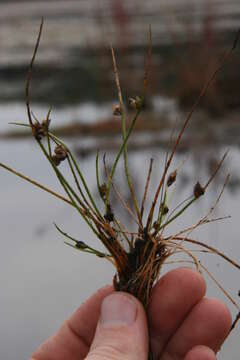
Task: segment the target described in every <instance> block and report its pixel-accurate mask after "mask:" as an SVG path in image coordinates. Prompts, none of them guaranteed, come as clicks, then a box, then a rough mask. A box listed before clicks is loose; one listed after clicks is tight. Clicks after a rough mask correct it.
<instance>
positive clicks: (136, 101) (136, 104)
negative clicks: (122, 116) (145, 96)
mask: <svg viewBox="0 0 240 360" xmlns="http://www.w3.org/2000/svg"><path fill="white" fill-rule="evenodd" d="M128 101H129V105H130V106H131V108H133V109H137V110H139V109H140V108H141V106H142V99H141V98H140V96H136V97H135V98H129V99H128Z"/></svg>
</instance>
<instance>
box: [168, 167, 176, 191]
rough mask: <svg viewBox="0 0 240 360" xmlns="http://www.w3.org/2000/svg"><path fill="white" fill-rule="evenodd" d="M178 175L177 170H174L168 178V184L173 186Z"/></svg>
mask: <svg viewBox="0 0 240 360" xmlns="http://www.w3.org/2000/svg"><path fill="white" fill-rule="evenodd" d="M176 177H177V170H175V171H172V172H171V174H169V176H168V179H167V186H168V187H169V186H171V185H172V184H173V183H174V182H175V181H176Z"/></svg>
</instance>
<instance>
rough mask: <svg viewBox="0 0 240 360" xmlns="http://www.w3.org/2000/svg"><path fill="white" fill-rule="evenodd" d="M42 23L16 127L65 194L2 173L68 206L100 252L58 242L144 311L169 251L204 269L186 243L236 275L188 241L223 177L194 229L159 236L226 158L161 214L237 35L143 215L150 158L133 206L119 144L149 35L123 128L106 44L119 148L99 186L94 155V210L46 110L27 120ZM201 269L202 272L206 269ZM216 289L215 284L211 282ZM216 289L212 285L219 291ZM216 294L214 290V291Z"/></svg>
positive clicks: (126, 132)
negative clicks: (88, 257) (93, 264)
mask: <svg viewBox="0 0 240 360" xmlns="http://www.w3.org/2000/svg"><path fill="white" fill-rule="evenodd" d="M42 27H43V21H42V22H41V26H40V30H39V34H38V38H37V42H36V45H35V48H34V53H33V57H32V59H31V63H30V67H29V71H28V75H27V81H26V107H27V114H28V123H24V124H22V123H21V124H19V123H18V124H17V125H19V126H26V127H29V128H30V130H31V131H32V135H33V138H34V139H35V141H36V142H37V143H38V145H39V147H40V149H41V151H42V152H43V154H44V156H45V158H46V159H47V161H48V162H49V164H50V166H51V167H52V170H53V171H54V173H55V175H56V177H57V178H58V180H59V182H60V184H61V186H62V188H63V190H64V192H65V196H62V195H60V194H58V193H56V192H55V191H53V190H51V189H49V188H47V187H45V186H44V185H42V184H39V183H38V182H36V181H35V180H32V179H30V178H28V177H27V176H25V175H23V174H21V173H19V172H17V171H15V170H13V169H11V168H9V167H8V166H7V165H4V164H0V166H1V167H3V168H5V169H7V170H8V171H10V172H12V173H14V174H15V175H17V176H20V177H22V178H23V179H24V180H26V181H28V182H30V183H32V184H34V185H35V186H38V187H40V188H41V189H43V190H44V191H47V192H48V193H50V194H51V195H53V196H55V197H56V198H58V199H60V200H62V201H64V202H66V203H68V204H69V205H70V206H71V207H73V208H74V209H75V210H76V211H77V212H78V213H79V215H80V216H81V217H82V218H83V219H84V221H85V222H86V223H87V224H88V226H89V228H90V229H91V231H92V232H93V233H94V234H95V236H96V237H97V238H98V239H99V241H100V242H101V243H102V244H103V245H104V247H105V249H106V250H105V251H100V250H98V249H95V248H93V247H91V246H89V245H88V244H86V243H85V242H83V241H81V240H77V239H75V238H73V237H72V236H70V235H69V234H67V233H66V232H64V231H63V230H62V229H61V228H60V227H59V226H58V225H55V226H56V229H57V230H58V231H59V232H60V233H61V235H63V236H64V237H65V239H66V241H65V242H66V244H68V245H69V246H71V247H73V248H74V249H76V250H79V251H82V252H86V253H89V254H94V255H96V256H98V257H100V258H104V259H106V260H108V261H110V262H111V263H112V264H113V265H114V266H115V268H116V275H115V276H114V279H113V284H114V288H115V290H116V291H118V290H121V291H127V292H129V293H131V294H133V295H134V296H136V297H137V298H138V299H139V300H140V301H141V302H142V304H143V306H144V307H145V309H146V308H147V306H148V303H149V300H150V296H151V291H152V288H153V286H154V284H155V282H156V281H157V279H158V278H159V275H160V272H161V269H162V266H163V264H164V262H165V261H166V260H167V259H169V258H170V257H171V256H172V255H174V254H176V253H179V252H181V253H185V254H186V255H187V256H188V257H189V258H190V261H191V262H192V263H193V264H194V265H195V267H196V268H197V269H198V270H199V271H201V270H203V271H204V270H206V268H205V267H204V266H203V265H202V263H201V262H200V261H199V259H198V258H197V256H196V255H195V253H194V251H191V250H190V249H188V247H187V245H188V244H194V245H195V246H197V247H198V248H200V249H203V251H206V252H209V253H213V254H216V255H218V256H220V257H222V258H223V259H224V260H226V261H227V262H229V263H230V264H231V265H232V266H234V267H236V268H238V269H240V265H238V264H237V263H236V262H235V261H233V260H232V259H230V258H229V257H228V256H227V255H225V254H223V253H222V252H220V251H219V250H217V249H215V248H213V247H211V246H209V245H207V244H205V243H203V242H200V241H197V240H194V239H192V238H190V234H191V232H192V231H193V230H194V229H196V228H197V227H199V226H201V225H203V224H207V223H210V222H212V221H216V220H219V219H221V218H218V219H213V218H211V215H212V212H213V209H214V208H215V206H216V205H217V203H218V202H219V200H220V197H221V195H222V192H223V190H224V188H225V186H226V183H227V181H228V178H229V176H227V178H226V181H225V183H224V185H223V189H222V190H221V192H220V194H219V196H218V198H217V200H216V203H215V204H214V206H213V207H212V208H211V209H210V211H209V212H208V213H207V214H206V215H205V216H204V217H203V218H201V219H200V220H199V221H198V222H197V223H196V224H193V225H192V226H190V227H187V228H185V229H182V230H181V231H179V232H178V233H176V234H172V235H168V236H166V235H165V230H166V229H168V227H169V225H170V224H171V223H172V222H173V221H174V220H175V219H177V218H178V217H179V216H181V215H182V214H183V213H184V212H185V211H186V210H187V209H188V208H189V207H190V206H191V205H192V204H193V203H195V202H196V201H198V200H199V198H200V197H202V196H204V194H205V193H206V191H207V189H208V187H209V185H210V184H211V182H212V180H213V179H214V177H215V175H216V174H217V172H218V171H219V169H220V167H221V165H222V163H223V161H224V159H225V157H226V154H224V155H223V157H222V159H221V161H220V162H219V163H218V164H217V166H216V168H215V170H214V172H213V174H212V175H211V177H210V179H208V180H207V181H206V183H205V184H204V185H201V184H200V182H197V183H196V184H195V185H194V186H193V187H192V190H191V194H190V196H189V197H188V198H187V199H185V200H184V201H183V202H182V203H180V204H179V205H178V206H177V207H176V208H174V209H171V208H169V204H168V195H169V189H170V187H172V186H173V185H174V183H175V182H176V181H177V177H178V169H171V166H172V160H173V158H174V155H175V153H176V150H177V147H178V144H179V143H180V141H181V138H182V135H183V133H184V131H185V129H186V127H187V125H188V123H189V122H190V119H191V117H192V114H193V113H194V110H195V109H196V107H197V106H198V104H199V102H200V100H201V98H202V97H203V96H204V94H205V93H206V91H207V89H208V87H209V86H210V85H211V83H212V82H213V81H214V79H215V77H216V75H217V73H218V72H219V71H220V70H221V68H222V67H223V65H224V64H225V62H226V60H227V59H228V58H229V57H230V56H231V54H232V52H233V50H234V49H235V47H236V45H237V40H238V37H239V34H238V36H237V38H236V40H235V42H234V45H233V47H232V49H230V51H228V52H227V53H226V54H225V56H224V57H223V59H222V61H221V62H220V64H219V66H218V67H217V69H216V70H215V71H214V73H213V74H212V76H211V77H210V78H209V79H208V81H207V83H206V84H205V85H204V87H203V89H202V91H201V93H200V95H199V97H198V98H197V100H196V102H195V103H194V105H193V107H192V109H191V111H190V113H189V115H188V116H187V117H186V119H185V121H184V122H183V125H182V127H181V129H180V131H179V133H178V135H177V137H176V140H175V141H174V142H173V146H172V149H171V150H170V151H169V153H167V154H166V158H165V165H164V167H163V169H162V176H161V177H160V180H159V184H158V186H157V189H156V191H155V194H154V196H153V200H152V202H151V206H150V208H149V209H147V206H146V200H147V198H149V197H150V195H149V183H150V179H151V174H152V167H153V159H151V160H150V163H149V168H148V171H147V176H146V182H145V188H144V191H143V197H142V200H141V202H140V203H139V201H138V200H137V197H136V194H135V190H134V186H133V183H132V180H131V174H130V169H129V165H128V154H127V143H128V140H129V138H130V136H131V134H132V132H133V129H134V126H135V124H136V121H137V119H138V117H139V114H140V112H141V109H142V106H143V103H144V99H145V95H146V89H147V84H148V75H149V69H150V61H151V44H152V40H151V29H150V30H149V34H150V41H149V49H148V52H147V55H146V61H145V70H144V79H143V89H142V92H141V94H140V95H138V96H136V97H135V98H131V99H130V100H129V102H130V105H131V106H132V107H133V108H134V109H135V114H134V116H133V119H132V121H131V122H130V124H129V126H128V127H126V122H125V117H126V114H125V106H124V101H123V98H122V92H121V87H120V80H119V74H118V69H117V64H116V59H115V53H114V50H113V47H112V46H111V54H112V59H113V69H114V76H115V82H116V87H117V92H118V99H119V104H117V105H115V106H114V108H113V114H114V116H120V117H121V124H122V143H121V146H120V148H119V151H118V153H117V155H116V157H115V159H114V162H113V165H112V166H111V167H110V170H109V167H108V166H107V164H106V158H105V156H104V157H103V165H104V170H105V174H106V179H107V180H106V181H103V180H102V179H101V178H100V175H99V154H98V153H97V155H96V183H97V188H98V192H99V196H100V198H101V201H102V205H101V206H99V205H98V204H97V203H96V201H95V199H94V196H93V195H92V193H91V191H90V189H89V187H88V184H87V180H86V179H85V177H84V175H83V173H82V171H81V169H80V167H79V165H78V163H77V161H76V159H75V157H74V155H73V153H72V151H71V150H70V149H69V148H68V146H67V145H66V144H65V143H64V142H63V141H62V140H61V139H59V138H58V137H57V136H55V135H54V134H53V133H52V132H51V131H50V113H51V111H50V110H49V112H48V114H47V116H46V119H44V120H43V121H42V122H40V121H38V120H37V119H33V115H32V112H31V108H30V95H29V89H30V80H31V76H32V68H33V64H34V61H35V57H36V54H37V50H38V47H39V43H40V38H41V33H42ZM121 157H123V161H124V171H125V176H126V183H127V186H128V188H129V191H130V194H131V202H132V205H133V206H132V207H129V205H127V203H126V201H125V200H124V199H123V197H122V196H121V194H120V193H119V192H118V190H117V188H116V185H115V184H114V175H115V172H116V168H117V166H118V163H119V160H120V158H121ZM63 161H64V162H66V163H67V165H68V171H69V172H68V176H66V175H63V172H62V171H61V166H60V165H61V163H62V162H63ZM111 191H114V192H115V193H116V195H117V196H118V198H119V203H121V204H122V205H123V206H124V208H125V209H126V211H127V212H128V214H129V216H130V217H131V218H132V219H133V221H134V222H135V224H136V231H135V232H132V231H128V230H127V229H126V227H125V226H124V224H122V223H121V222H120V220H119V219H118V216H117V214H116V212H115V209H113V207H112V205H111V201H110V192H111ZM206 271H207V270H206ZM216 284H217V285H218V283H217V282H216ZM219 286H220V285H219ZM220 288H221V289H222V287H221V286H220ZM224 293H225V294H226V296H227V297H228V298H229V299H230V300H231V301H232V302H233V304H234V305H235V306H236V308H237V311H238V315H237V317H236V319H235V321H234V322H233V326H232V328H234V327H235V325H236V323H237V321H238V320H239V317H240V315H239V310H240V309H239V307H238V305H237V304H236V302H235V301H234V300H233V299H232V297H231V296H230V295H229V294H228V293H227V292H226V291H225V290H224ZM149 359H152V354H151V350H150V351H149Z"/></svg>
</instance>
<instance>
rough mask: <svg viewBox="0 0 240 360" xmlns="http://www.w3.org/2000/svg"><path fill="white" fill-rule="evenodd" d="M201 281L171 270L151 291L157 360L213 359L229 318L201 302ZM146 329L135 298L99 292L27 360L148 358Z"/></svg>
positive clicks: (215, 304)
mask: <svg viewBox="0 0 240 360" xmlns="http://www.w3.org/2000/svg"><path fill="white" fill-rule="evenodd" d="M204 294H205V283H204V280H203V278H202V277H201V275H200V274H198V273H197V272H195V271H192V270H190V269H186V268H182V269H177V270H172V271H170V272H169V273H167V274H166V275H164V276H163V277H162V278H161V279H160V280H159V282H158V283H157V284H156V286H155V287H154V289H153V293H152V299H151V302H150V305H149V309H148V318H149V327H150V334H151V339H150V340H151V345H152V350H153V353H154V356H155V358H156V359H157V360H176V359H177V360H216V355H215V353H216V352H217V351H218V350H219V348H220V346H221V344H222V343H223V341H224V339H225V338H226V336H227V334H228V332H229V329H230V327H231V315H230V313H229V311H228V309H227V308H226V306H225V305H224V304H223V303H221V302H220V301H218V300H216V299H207V298H204ZM147 358H148V330H147V322H146V315H145V312H144V310H143V307H142V305H141V304H140V303H139V301H138V300H136V299H135V298H134V297H133V296H131V295H129V294H126V293H121V292H114V291H113V288H112V287H111V286H108V287H105V288H102V289H101V290H99V291H98V292H97V293H96V294H95V295H93V296H92V297H91V298H89V299H88V300H87V301H86V302H85V303H84V304H83V305H82V306H81V307H80V308H79V309H78V310H77V311H76V312H75V313H74V314H73V315H72V316H71V317H70V319H68V320H67V321H66V322H65V323H64V324H63V326H62V327H61V328H60V330H59V331H58V333H57V334H56V335H55V336H53V337H52V338H50V339H49V340H48V341H46V342H45V343H44V344H43V345H42V346H41V347H40V348H39V349H37V350H36V352H35V353H34V354H33V355H32V358H31V359H30V360H80V359H86V360H107V359H108V360H119V359H122V360H147Z"/></svg>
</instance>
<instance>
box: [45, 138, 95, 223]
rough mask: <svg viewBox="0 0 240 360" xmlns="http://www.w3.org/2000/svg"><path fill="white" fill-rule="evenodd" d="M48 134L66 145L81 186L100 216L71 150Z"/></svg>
mask: <svg viewBox="0 0 240 360" xmlns="http://www.w3.org/2000/svg"><path fill="white" fill-rule="evenodd" d="M49 134H50V137H51V138H53V139H55V140H56V141H57V142H59V144H61V145H63V146H65V147H66V149H67V151H68V154H69V156H70V158H71V160H72V162H73V164H74V167H75V169H76V171H77V173H78V175H79V177H80V179H81V181H82V184H83V186H84V189H85V191H86V193H87V195H88V197H89V200H90V202H91V204H92V206H93V207H94V209H95V211H96V212H97V214H98V216H99V217H100V218H101V217H102V215H101V213H100V211H99V209H98V207H97V205H96V203H95V201H94V199H93V197H92V195H91V192H90V190H89V188H88V186H87V183H86V181H85V179H84V176H83V174H82V172H81V170H80V169H79V167H78V164H77V162H76V160H75V158H74V156H73V154H72V152H71V151H70V150H69V148H68V147H67V146H66V145H65V144H64V142H63V141H61V140H60V139H59V138H58V137H57V136H55V135H53V134H52V133H49Z"/></svg>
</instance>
